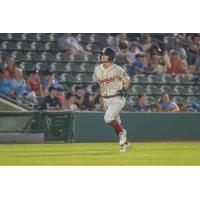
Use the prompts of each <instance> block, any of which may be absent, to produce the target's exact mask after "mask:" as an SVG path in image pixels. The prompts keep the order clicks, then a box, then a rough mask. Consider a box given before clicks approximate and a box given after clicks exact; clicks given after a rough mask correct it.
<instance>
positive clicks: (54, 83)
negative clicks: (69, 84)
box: [42, 69, 60, 96]
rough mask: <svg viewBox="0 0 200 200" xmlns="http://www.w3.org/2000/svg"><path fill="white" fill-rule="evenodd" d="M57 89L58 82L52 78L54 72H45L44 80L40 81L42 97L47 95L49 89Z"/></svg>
mask: <svg viewBox="0 0 200 200" xmlns="http://www.w3.org/2000/svg"><path fill="white" fill-rule="evenodd" d="M51 86H53V87H55V88H56V87H59V86H60V84H59V82H58V81H57V80H56V79H55V78H54V72H53V71H52V70H51V69H49V70H47V71H46V78H45V80H44V81H42V96H47V95H48V90H49V87H51Z"/></svg>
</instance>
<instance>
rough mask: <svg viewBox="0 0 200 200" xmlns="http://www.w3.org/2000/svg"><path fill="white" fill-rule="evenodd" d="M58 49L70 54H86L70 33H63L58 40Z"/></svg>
mask: <svg viewBox="0 0 200 200" xmlns="http://www.w3.org/2000/svg"><path fill="white" fill-rule="evenodd" d="M57 44H58V47H59V48H60V49H61V50H64V51H66V52H69V53H84V50H83V48H82V46H81V45H80V43H79V42H78V40H77V39H76V38H75V37H73V36H71V34H70V33H63V35H61V36H60V37H58V39H57Z"/></svg>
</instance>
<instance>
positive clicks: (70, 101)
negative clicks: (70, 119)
mask: <svg viewBox="0 0 200 200" xmlns="http://www.w3.org/2000/svg"><path fill="white" fill-rule="evenodd" d="M63 108H64V109H66V110H69V111H72V112H75V111H79V108H78V106H77V105H76V104H75V95H74V94H72V93H68V94H66V96H65V105H64V107H63Z"/></svg>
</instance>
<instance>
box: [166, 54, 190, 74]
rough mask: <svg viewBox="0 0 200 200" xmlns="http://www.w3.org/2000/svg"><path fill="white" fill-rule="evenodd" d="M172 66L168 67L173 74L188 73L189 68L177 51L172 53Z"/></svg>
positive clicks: (168, 71)
mask: <svg viewBox="0 0 200 200" xmlns="http://www.w3.org/2000/svg"><path fill="white" fill-rule="evenodd" d="M170 62H171V68H168V69H167V73H170V74H172V75H176V74H186V73H188V72H189V71H188V69H187V68H186V67H185V66H184V64H183V61H182V60H181V59H180V57H179V55H178V54H177V52H173V53H172V54H171V59H170Z"/></svg>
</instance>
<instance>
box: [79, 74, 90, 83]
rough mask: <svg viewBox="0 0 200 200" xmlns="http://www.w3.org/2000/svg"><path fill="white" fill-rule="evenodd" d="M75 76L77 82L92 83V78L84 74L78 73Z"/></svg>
mask: <svg viewBox="0 0 200 200" xmlns="http://www.w3.org/2000/svg"><path fill="white" fill-rule="evenodd" d="M76 78H77V81H78V82H84V83H92V78H91V77H89V76H87V75H86V74H82V73H81V74H80V73H79V74H77V75H76Z"/></svg>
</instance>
